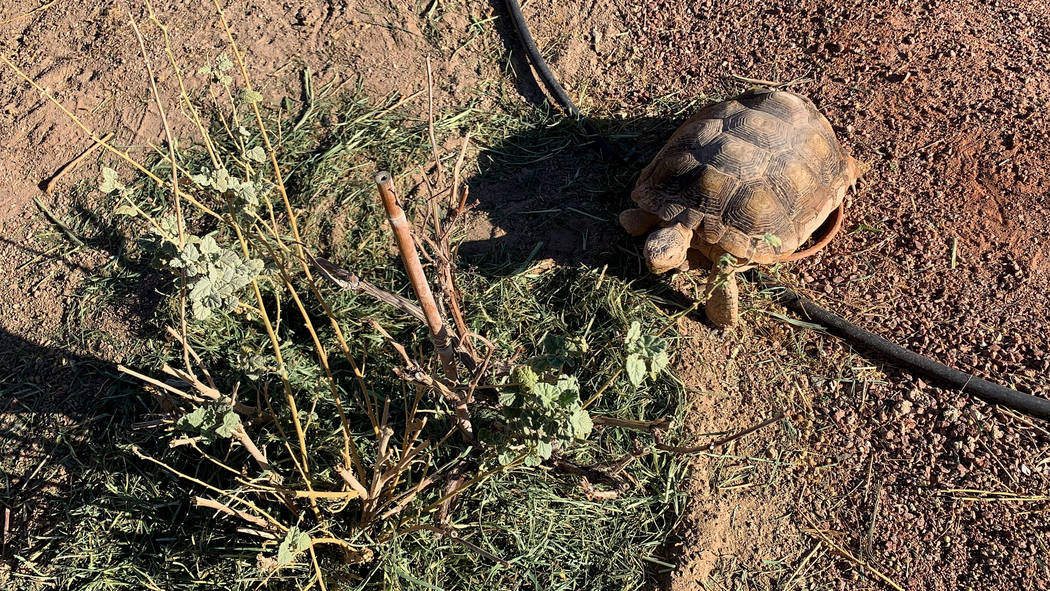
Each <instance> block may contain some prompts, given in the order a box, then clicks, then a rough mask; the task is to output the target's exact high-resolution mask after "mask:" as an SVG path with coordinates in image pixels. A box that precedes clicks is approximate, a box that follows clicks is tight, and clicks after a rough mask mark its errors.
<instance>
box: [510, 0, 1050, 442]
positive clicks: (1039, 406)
mask: <svg viewBox="0 0 1050 591" xmlns="http://www.w3.org/2000/svg"><path fill="white" fill-rule="evenodd" d="M507 9H508V10H509V11H510V15H511V19H512V20H513V21H514V28H515V30H517V32H518V38H519V39H520V40H521V43H522V45H524V46H525V51H526V52H527V53H528V54H529V59H530V60H531V61H532V65H533V67H534V68H535V69H536V72H537V73H538V74H539V76H540V79H541V80H542V81H543V84H544V86H546V87H547V90H548V91H549V92H550V93H551V95H552V96H553V97H554V98H555V100H557V101H558V104H559V105H560V106H561V107H562V109H564V110H565V112H566V113H568V114H569V116H571V117H572V118H574V119H577V120H579V121H580V122H581V124H582V125H583V127H584V129H585V130H586V131H587V133H589V134H592V135H596V132H595V131H594V128H593V126H591V125H590V123H589V122H588V121H587V120H586V119H584V118H583V117H582V116H581V115H580V111H579V109H577V108H576V105H575V104H574V103H573V102H572V99H570V98H569V95H567V94H565V89H563V88H562V87H561V84H559V83H558V79H557V78H555V77H554V74H553V73H552V72H551V71H550V68H548V67H547V62H545V61H544V60H543V56H542V55H540V51H539V49H537V48H536V43H535V42H534V41H533V40H532V34H530V33H529V26H528V23H526V22H525V16H524V15H522V13H521V6H520V5H519V4H518V0H507ZM597 141H598V148H599V150H601V152H602V155H603V156H608V154H609V153H611V152H612V151H613V149H612V146H611V145H610V144H609V143H608V142H605V141H603V139H602V138H597ZM779 287H780V288H781V289H783V290H784V291H783V292H782V294H781V295H780V296H779V297H778V300H779V301H780V302H781V303H782V304H784V305H785V306H787V307H789V308H792V309H794V310H795V311H796V312H798V313H799V314H801V315H802V316H805V317H807V318H810V319H813V320H816V321H817V322H819V323H820V324H823V325H824V326H826V327H828V328H829V329H831V331H832V332H834V333H835V334H838V335H839V336H840V337H842V338H843V339H845V340H846V341H847V342H849V343H851V344H853V345H856V346H858V347H862V348H865V349H868V350H869V351H874V352H876V353H879V354H881V355H882V356H884V357H886V358H887V359H888V360H890V361H892V362H893V363H894V364H895V365H898V366H900V367H902V368H906V369H909V370H911V371H914V372H915V373H918V374H922V375H925V376H928V377H930V378H932V379H934V380H937V381H939V382H941V383H942V384H944V385H946V386H951V387H952V388H954V389H956V390H959V391H962V392H966V393H967V394H970V395H972V396H976V397H977V398H980V399H981V400H984V401H985V402H988V403H990V404H998V405H1000V406H1005V407H1007V408H1010V409H1013V410H1016V411H1017V412H1020V413H1024V414H1026V415H1028V416H1031V417H1036V418H1039V419H1043V420H1047V421H1050V400H1047V399H1045V398H1040V397H1038V396H1033V395H1032V394H1025V393H1024V392H1018V391H1017V390H1012V389H1010V388H1007V387H1005V386H1000V385H999V384H995V383H992V382H989V381H987V380H982V379H981V378H978V377H975V376H972V375H969V374H966V373H963V372H961V371H959V370H957V369H952V368H950V367H948V366H947V365H944V364H942V363H938V362H936V361H934V360H932V359H929V358H927V357H923V356H922V355H919V354H918V353H915V352H914V351H909V350H908V349H905V348H904V347H901V346H900V345H897V344H895V343H891V342H890V341H887V340H886V339H884V338H882V337H880V336H877V335H874V334H872V333H870V332H868V331H866V330H864V329H863V328H861V327H859V326H857V325H856V324H853V323H851V322H848V321H847V320H846V319H845V318H842V317H841V316H839V315H838V314H835V313H833V312H829V311H828V310H825V309H824V308H821V307H820V306H818V305H817V304H815V303H813V302H812V301H811V300H808V299H806V298H804V297H802V296H800V295H799V294H797V293H795V292H794V291H793V290H791V289H789V288H787V287H784V286H779Z"/></svg>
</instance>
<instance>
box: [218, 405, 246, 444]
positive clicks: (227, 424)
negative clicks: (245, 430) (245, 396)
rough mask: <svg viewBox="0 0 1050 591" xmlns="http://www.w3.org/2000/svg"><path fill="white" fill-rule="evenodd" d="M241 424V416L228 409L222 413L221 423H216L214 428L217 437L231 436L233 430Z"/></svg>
mask: <svg viewBox="0 0 1050 591" xmlns="http://www.w3.org/2000/svg"><path fill="white" fill-rule="evenodd" d="M240 424H241V417H239V416H238V415H237V413H235V412H233V410H232V409H231V410H228V411H226V412H225V413H224V414H223V415H222V424H220V425H218V427H216V429H215V434H216V435H218V436H219V437H232V436H233V430H234V429H236V428H237V427H238V426H239V425H240Z"/></svg>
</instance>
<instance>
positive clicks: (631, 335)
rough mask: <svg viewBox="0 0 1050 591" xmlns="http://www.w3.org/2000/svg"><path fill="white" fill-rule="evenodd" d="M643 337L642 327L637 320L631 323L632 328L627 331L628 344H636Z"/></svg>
mask: <svg viewBox="0 0 1050 591" xmlns="http://www.w3.org/2000/svg"><path fill="white" fill-rule="evenodd" d="M641 336H642V325H641V324H638V321H637V320H635V321H634V322H632V323H631V328H629V329H627V344H631V343H634V342H635V341H637V340H638V338H639V337H641Z"/></svg>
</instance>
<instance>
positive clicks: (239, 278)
mask: <svg viewBox="0 0 1050 591" xmlns="http://www.w3.org/2000/svg"><path fill="white" fill-rule="evenodd" d="M168 266H169V267H170V268H172V269H176V270H179V271H183V272H185V274H186V289H187V292H188V294H187V299H188V300H189V302H190V304H191V306H192V309H193V316H194V317H195V318H196V319H197V320H207V319H208V318H210V317H211V315H212V313H213V312H215V311H223V312H232V311H234V310H236V309H237V306H238V305H240V299H239V298H238V294H239V292H240V291H241V290H242V289H244V288H245V287H246V286H247V285H248V284H249V283H251V282H252V280H254V279H255V278H256V277H258V276H259V274H260V273H262V270H263V262H262V261H261V260H258V259H245V258H241V256H240V255H239V254H237V253H236V252H234V251H233V250H230V249H227V248H222V247H220V246H219V244H218V243H217V242H216V241H215V233H214V232H212V233H211V234H207V235H205V236H204V237H203V238H200V237H197V236H192V235H191V236H187V237H186V246H185V247H184V248H183V249H182V251H180V252H179V253H178V256H176V257H173V258H172V259H170V260H169V261H168Z"/></svg>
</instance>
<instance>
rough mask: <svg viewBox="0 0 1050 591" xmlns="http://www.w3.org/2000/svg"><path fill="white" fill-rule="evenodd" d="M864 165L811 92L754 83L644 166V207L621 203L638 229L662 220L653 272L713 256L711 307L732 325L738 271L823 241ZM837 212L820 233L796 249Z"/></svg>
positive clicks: (651, 250) (653, 241)
mask: <svg viewBox="0 0 1050 591" xmlns="http://www.w3.org/2000/svg"><path fill="white" fill-rule="evenodd" d="M862 172H863V167H862V165H861V164H860V163H859V162H857V161H856V160H854V159H853V158H852V157H851V156H849V155H848V154H846V152H845V151H843V149H842V147H841V146H840V145H839V142H838V140H837V139H836V138H835V132H834V131H833V130H832V129H831V124H829V123H828V120H827V119H826V118H824V116H823V115H821V114H820V112H818V111H817V108H816V107H815V106H814V105H813V103H812V102H810V101H809V99H807V98H805V97H802V96H799V95H797V94H793V93H790V92H785V91H778V90H765V89H762V90H751V91H748V92H746V93H744V94H742V95H740V96H739V97H737V98H735V99H732V100H728V101H724V102H721V103H717V104H714V105H710V106H708V107H706V108H704V109H702V110H701V111H700V112H699V113H697V114H696V115H695V116H693V117H692V118H691V119H689V120H688V121H686V122H685V124H683V125H682V126H681V127H679V128H678V130H677V131H675V133H674V135H672V136H671V139H670V140H668V142H667V144H666V145H665V146H664V147H663V149H662V150H660V152H659V153H658V154H657V155H656V157H655V158H653V161H652V162H651V163H649V166H647V167H646V168H645V169H644V170H643V171H642V173H641V175H640V176H639V178H638V183H637V184H636V185H635V188H634V191H633V192H632V193H631V199H632V200H634V202H635V203H637V204H638V207H637V208H632V209H628V210H626V211H624V212H623V213H621V214H620V224H621V225H622V226H623V227H624V228H625V229H626V230H627V231H628V232H629V233H630V234H632V235H634V236H641V235H643V234H645V233H646V232H648V231H649V230H650V229H652V228H653V227H654V226H660V228H659V229H657V230H655V231H653V232H652V233H650V234H649V237H648V238H647V239H646V242H645V249H644V256H645V260H646V264H647V265H648V266H649V269H650V270H651V271H653V272H654V273H663V272H665V271H669V270H671V269H675V268H680V269H689V268H693V267H695V266H696V264H697V262H698V261H699V259H700V257H703V258H704V259H706V260H707V261H708V262H709V263H710V264H712V271H711V276H710V278H709V280H708V296H709V297H708V301H707V306H706V309H707V316H708V318H709V319H710V320H711V321H712V322H714V323H715V324H717V325H719V326H729V325H732V324H735V323H736V322H737V321H738V319H739V304H738V301H737V297H738V296H737V286H736V280H735V279H734V277H733V273H735V272H736V271H742V270H744V269H747V268H749V267H750V266H751V265H753V264H768V263H774V262H778V261H785V260H794V259H796V258H801V257H802V256H804V255H806V254H811V253H813V252H815V251H816V250H819V249H820V248H822V247H823V246H824V245H825V244H827V242H828V241H830V239H831V237H832V236H833V235H834V233H835V232H837V231H838V228H839V225H840V224H841V220H842V210H841V206H842V201H843V198H844V197H845V195H846V190H847V189H848V188H849V187H851V186H852V185H853V183H854V182H855V181H856V180H857V177H859V176H860V174H861V173H862ZM832 213H834V214H835V217H834V219H833V220H831V222H832V229H831V230H830V231H828V232H827V233H826V234H825V236H824V237H823V239H821V240H819V241H818V243H817V244H816V245H815V246H814V247H811V248H809V249H807V250H806V251H803V252H795V251H796V250H797V249H798V248H799V247H800V246H802V245H803V244H804V243H805V242H806V241H807V240H808V239H809V238H810V236H811V235H812V234H813V232H814V231H816V230H817V229H818V228H819V227H821V225H822V224H824V222H825V221H827V220H828V218H829V216H831V214H832ZM726 254H729V255H732V259H729V258H724V255H726ZM720 261H721V265H720Z"/></svg>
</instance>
